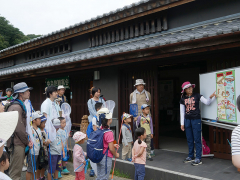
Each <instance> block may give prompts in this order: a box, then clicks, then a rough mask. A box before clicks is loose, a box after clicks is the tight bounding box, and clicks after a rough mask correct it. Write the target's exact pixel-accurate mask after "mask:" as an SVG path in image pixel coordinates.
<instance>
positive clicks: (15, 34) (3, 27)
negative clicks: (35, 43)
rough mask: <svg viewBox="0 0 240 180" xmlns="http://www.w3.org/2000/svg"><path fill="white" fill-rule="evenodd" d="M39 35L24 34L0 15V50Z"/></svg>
mask: <svg viewBox="0 0 240 180" xmlns="http://www.w3.org/2000/svg"><path fill="white" fill-rule="evenodd" d="M39 36H41V35H35V34H28V35H24V34H23V32H21V31H20V30H19V29H18V28H15V27H14V26H13V25H12V24H10V22H9V21H8V20H7V19H6V18H5V17H2V16H0V50H2V49H5V48H7V47H10V46H14V45H16V44H19V43H22V42H25V41H28V40H30V39H33V38H36V37H39Z"/></svg>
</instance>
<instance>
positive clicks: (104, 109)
mask: <svg viewBox="0 0 240 180" xmlns="http://www.w3.org/2000/svg"><path fill="white" fill-rule="evenodd" d="M100 114H105V116H106V119H112V113H111V112H110V111H109V110H108V108H101V109H100V110H99V111H98V112H97V115H98V116H99V115H100Z"/></svg>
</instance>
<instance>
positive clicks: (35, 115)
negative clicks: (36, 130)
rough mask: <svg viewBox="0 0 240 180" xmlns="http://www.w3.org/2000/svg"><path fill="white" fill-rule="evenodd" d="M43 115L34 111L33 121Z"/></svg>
mask: <svg viewBox="0 0 240 180" xmlns="http://www.w3.org/2000/svg"><path fill="white" fill-rule="evenodd" d="M42 116H43V115H42V114H39V113H38V112H34V113H32V121H33V120H35V119H37V118H41V117H42Z"/></svg>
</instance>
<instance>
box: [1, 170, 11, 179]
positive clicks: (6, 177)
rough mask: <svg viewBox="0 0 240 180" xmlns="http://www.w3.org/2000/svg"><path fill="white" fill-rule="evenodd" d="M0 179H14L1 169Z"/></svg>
mask: <svg viewBox="0 0 240 180" xmlns="http://www.w3.org/2000/svg"><path fill="white" fill-rule="evenodd" d="M0 180H12V179H11V178H10V177H8V176H7V175H6V174H4V173H2V172H1V171H0Z"/></svg>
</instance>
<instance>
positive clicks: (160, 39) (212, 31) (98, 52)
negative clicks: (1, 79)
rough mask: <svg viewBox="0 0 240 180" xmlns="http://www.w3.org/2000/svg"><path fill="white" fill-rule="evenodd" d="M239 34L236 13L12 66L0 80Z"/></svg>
mask: <svg viewBox="0 0 240 180" xmlns="http://www.w3.org/2000/svg"><path fill="white" fill-rule="evenodd" d="M239 30H240V13H239V14H235V15H231V16H226V17H223V18H217V19H214V20H210V21H204V22H201V23H197V24H192V25H189V26H184V27H181V28H176V29H172V30H168V31H164V32H161V33H156V34H152V35H146V36H142V37H138V38H134V39H131V40H126V41H122V42H117V43H112V44H109V45H104V46H99V47H95V48H88V49H85V50H81V51H76V52H72V53H68V54H64V55H60V56H55V57H51V58H46V59H42V60H38V61H33V62H29V63H24V64H20V65H16V66H12V67H9V68H5V69H2V70H0V76H5V75H10V74H15V73H20V72H26V71H30V70H35V69H39V68H46V67H51V66H56V65H62V64H66V63H71V62H78V61H81V60H86V59H92V58H96V57H101V56H105V55H114V54H118V53H121V52H130V51H134V50H137V49H146V48H149V47H158V46H163V45H166V44H174V43H177V42H184V41H189V40H195V39H201V38H204V37H212V36H217V35H220V34H229V33H234V32H237V31H239Z"/></svg>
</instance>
